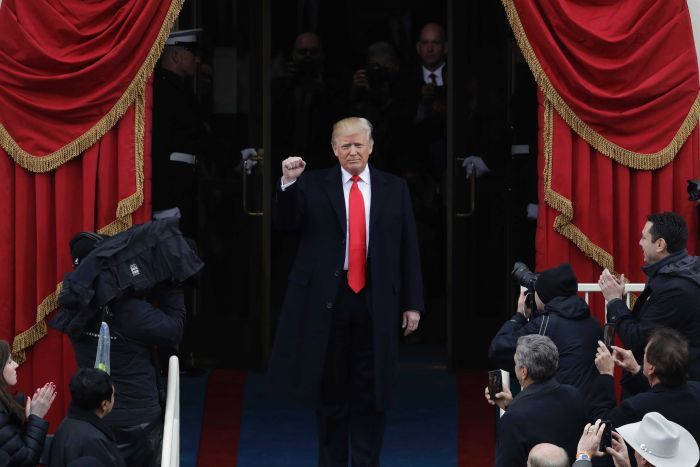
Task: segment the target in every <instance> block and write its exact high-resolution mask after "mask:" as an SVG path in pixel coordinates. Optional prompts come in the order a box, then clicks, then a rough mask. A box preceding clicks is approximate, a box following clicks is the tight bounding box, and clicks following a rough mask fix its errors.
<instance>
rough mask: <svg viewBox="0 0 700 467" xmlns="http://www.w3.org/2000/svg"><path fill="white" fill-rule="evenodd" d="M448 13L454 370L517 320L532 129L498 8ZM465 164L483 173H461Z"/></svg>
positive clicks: (530, 89)
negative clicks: (516, 272)
mask: <svg viewBox="0 0 700 467" xmlns="http://www.w3.org/2000/svg"><path fill="white" fill-rule="evenodd" d="M448 9H449V15H448V17H449V25H448V29H449V31H450V51H449V52H450V57H449V58H450V61H449V63H450V69H449V70H450V75H451V76H450V77H449V78H450V83H451V84H450V93H451V96H450V99H449V105H450V107H449V109H448V112H449V117H450V118H449V120H448V155H447V157H448V164H447V167H448V170H449V173H448V184H447V190H448V196H447V199H448V202H447V224H448V225H447V232H448V234H447V251H446V254H447V294H448V300H447V302H448V316H449V323H448V328H449V329H448V349H449V353H450V354H449V355H450V366H451V368H453V369H484V368H486V367H488V358H487V351H488V346H489V343H490V341H491V338H492V337H493V336H494V335H495V333H496V332H497V331H498V328H499V327H500V326H501V324H502V323H503V322H504V321H505V320H507V319H508V317H509V316H511V315H512V313H513V312H514V311H515V306H516V303H517V293H518V288H517V285H516V284H515V282H514V281H513V279H512V277H511V271H512V269H513V263H514V262H515V261H524V262H526V263H528V264H529V266H530V267H531V268H532V267H534V265H533V264H532V263H533V260H534V230H535V227H536V221H535V220H533V219H528V217H527V205H528V203H536V202H537V201H536V198H537V196H536V189H535V190H534V191H533V187H536V175H534V174H535V170H534V164H536V140H535V141H534V142H532V141H529V140H528V141H519V140H520V139H522V138H525V139H527V138H529V135H531V134H535V135H536V123H535V126H534V131H532V128H525V126H526V125H524V124H523V123H522V122H536V113H535V114H532V112H536V110H537V109H536V97H535V100H534V102H535V107H534V108H533V107H532V106H531V105H530V107H527V105H529V104H531V103H532V102H533V100H532V99H530V98H531V97H533V96H535V94H534V92H535V88H534V82H532V77H531V75H530V74H529V70H527V68H526V67H525V68H524V69H522V68H521V67H520V66H519V65H518V63H519V62H518V61H517V56H516V55H515V53H516V52H515V50H516V49H515V47H514V44H513V40H512V34H511V32H510V29H509V28H508V23H507V21H506V15H505V12H504V10H503V7H502V6H501V4H500V2H460V1H458V0H450V1H449V2H448ZM528 80H529V81H528ZM530 85H532V86H530ZM521 95H522V96H524V97H523V98H522V100H523V101H524V102H525V104H521V103H520V101H521V97H520V96H521ZM523 106H525V107H526V108H523ZM521 114H522V115H523V116H522V118H521V117H520V115H521ZM521 120H522V121H521ZM521 143H524V144H521ZM524 146H528V150H527V151H525V149H524V148H523V147H524ZM517 148H521V149H517ZM469 156H478V157H479V158H480V159H481V161H483V162H484V164H485V166H486V167H487V168H488V171H485V170H484V169H483V166H480V165H479V164H478V163H477V164H476V165H474V166H472V167H473V168H474V170H467V169H469V167H464V163H465V159H467V158H468V157H469ZM469 160H473V159H468V161H469ZM533 198H534V199H533Z"/></svg>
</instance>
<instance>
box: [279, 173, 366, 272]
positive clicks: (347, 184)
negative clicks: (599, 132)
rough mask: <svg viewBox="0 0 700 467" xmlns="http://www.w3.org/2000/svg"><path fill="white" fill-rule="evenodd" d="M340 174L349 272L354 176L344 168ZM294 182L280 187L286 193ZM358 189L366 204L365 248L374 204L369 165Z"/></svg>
mask: <svg viewBox="0 0 700 467" xmlns="http://www.w3.org/2000/svg"><path fill="white" fill-rule="evenodd" d="M340 173H341V175H342V177H343V197H344V198H345V239H346V241H345V262H344V263H343V269H345V270H346V271H347V270H348V248H349V247H350V232H349V228H350V212H349V211H350V188H352V174H351V173H350V172H348V171H347V170H345V169H344V168H342V167H341V168H340ZM295 182H296V180H294V182H291V183H286V184H285V183H284V181H282V180H280V186H281V188H282V191H285V190H286V189H287V188H288V187H290V186H292V185H294V183H295ZM357 187H358V188H359V189H360V193H362V198H363V199H364V203H365V231H366V233H365V235H366V237H365V248H367V247H368V245H369V207H370V204H372V189H371V181H370V176H369V165H367V166H365V170H363V171H362V172H361V173H360V180H359V181H358V182H357ZM366 254H367V251H365V255H366Z"/></svg>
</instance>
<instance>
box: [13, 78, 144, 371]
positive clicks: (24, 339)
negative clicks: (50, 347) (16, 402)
mask: <svg viewBox="0 0 700 467" xmlns="http://www.w3.org/2000/svg"><path fill="white" fill-rule="evenodd" d="M145 95H146V88H145V86H144V88H143V89H141V92H140V93H139V94H138V95H137V97H136V102H135V104H134V105H135V106H136V108H135V112H134V114H135V117H134V140H135V141H134V148H135V151H134V152H135V154H134V162H135V167H134V173H135V176H136V191H135V192H134V193H133V194H131V195H129V196H127V197H126V198H124V199H122V200H121V201H119V203H117V218H116V219H115V220H114V221H112V222H111V223H109V224H108V225H106V226H104V227H102V228H101V229H99V230H98V232H99V233H101V234H106V235H115V234H117V233H119V232H123V231H125V230H126V229H128V228H129V227H131V226H132V214H133V213H134V212H136V210H137V209H139V208H140V207H141V205H143V200H144V195H143V191H144V190H143V188H144V187H143V184H144V175H143V165H144V150H145V141H146V140H145V134H146V100H145ZM62 288H63V282H60V283H59V284H58V285H57V286H56V291H55V292H53V293H52V294H50V295H49V296H48V297H46V298H45V299H44V300H43V301H42V302H41V303H40V304H39V306H38V307H37V311H36V323H34V325H32V327H30V328H29V329H27V330H26V331H24V332H21V333H20V334H18V335H16V336H15V338H14V339H13V341H12V355H13V359H14V360H15V361H16V362H17V363H22V362H24V361H25V359H26V354H25V350H26V349H27V348H29V347H31V346H32V345H34V344H36V343H37V342H38V341H39V339H41V338H43V337H44V336H46V334H47V333H48V329H47V326H46V321H45V320H46V317H47V316H48V315H49V313H51V312H52V311H53V310H55V309H56V308H58V296H59V295H60V293H61V289H62Z"/></svg>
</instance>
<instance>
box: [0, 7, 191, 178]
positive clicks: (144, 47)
mask: <svg viewBox="0 0 700 467" xmlns="http://www.w3.org/2000/svg"><path fill="white" fill-rule="evenodd" d="M181 4H182V0H179V1H172V2H171V1H170V0H101V1H98V2H95V1H90V2H86V1H81V0H33V1H31V2H27V1H24V0H4V1H3V4H2V9H1V10H0V31H2V34H0V51H2V52H0V89H2V90H3V92H0V142H2V146H3V147H4V148H5V149H6V150H7V151H8V152H9V153H10V155H11V156H12V157H13V158H14V159H15V161H16V162H18V163H19V164H20V165H22V166H24V167H27V168H29V169H30V170H32V171H34V172H36V171H42V172H43V171H46V170H51V169H53V168H55V167H57V166H58V165H60V164H62V163H64V162H66V161H67V160H68V159H70V158H71V157H75V156H76V155H78V154H80V153H81V152H82V151H84V150H85V149H87V148H88V147H90V146H91V145H92V144H94V143H95V142H96V141H97V140H98V139H99V138H100V137H101V136H102V135H103V134H105V133H106V132H107V131H109V129H110V128H111V127H112V126H113V125H114V124H115V123H116V122H117V121H118V120H119V118H121V116H122V115H123V114H124V113H125V112H126V110H127V109H128V108H129V107H130V106H131V104H132V103H133V102H134V99H135V96H136V95H137V94H142V93H143V88H144V86H145V83H146V81H147V80H148V77H149V76H150V74H151V72H152V71H153V66H154V64H155V62H156V60H157V59H158V57H159V55H160V50H162V47H163V43H164V42H165V39H167V35H168V32H169V31H170V28H171V26H172V24H173V22H174V20H175V18H176V17H177V14H178V12H179V9H180V6H181ZM32 156H35V157H32ZM36 156H38V157H36Z"/></svg>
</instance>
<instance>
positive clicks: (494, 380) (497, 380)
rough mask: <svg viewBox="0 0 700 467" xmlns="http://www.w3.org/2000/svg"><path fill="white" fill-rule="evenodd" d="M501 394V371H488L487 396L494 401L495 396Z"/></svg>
mask: <svg viewBox="0 0 700 467" xmlns="http://www.w3.org/2000/svg"><path fill="white" fill-rule="evenodd" d="M499 392H503V379H502V376H501V370H491V371H489V396H490V397H491V399H496V394H498V393H499Z"/></svg>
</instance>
